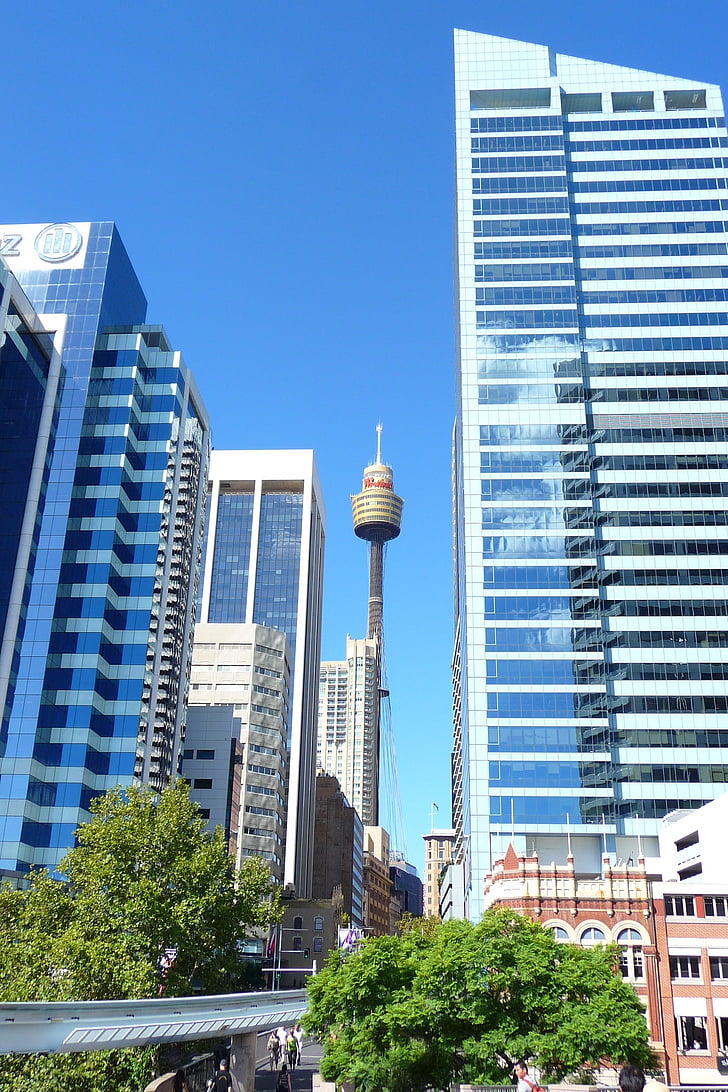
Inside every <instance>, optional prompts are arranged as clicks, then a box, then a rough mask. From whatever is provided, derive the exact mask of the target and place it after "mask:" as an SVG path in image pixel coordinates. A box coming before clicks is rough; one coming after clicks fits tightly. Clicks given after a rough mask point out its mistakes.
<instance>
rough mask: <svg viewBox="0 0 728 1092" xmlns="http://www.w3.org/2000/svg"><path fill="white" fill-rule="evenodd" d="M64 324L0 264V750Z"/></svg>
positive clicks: (43, 484) (51, 434)
mask: <svg viewBox="0 0 728 1092" xmlns="http://www.w3.org/2000/svg"><path fill="white" fill-rule="evenodd" d="M64 329H65V321H64V318H63V316H48V317H47V318H46V320H45V321H43V320H42V319H41V318H39V316H38V315H37V314H36V312H35V311H34V309H33V307H32V305H31V303H30V301H29V300H28V298H27V296H26V295H25V293H24V292H23V290H22V288H21V287H20V285H19V284H18V282H17V281H16V279H15V277H14V276H13V275H12V273H10V271H9V270H8V269H7V267H6V266H5V265H4V264H3V263H2V261H0V389H1V390H2V392H3V398H2V403H1V404H0V465H2V467H3V470H4V473H3V474H2V475H0V511H2V513H3V520H2V525H1V526H0V640H1V641H2V643H1V644H0V710H2V711H3V718H2V724H1V725H0V747H1V748H5V746H6V745H7V733H8V724H7V718H8V714H9V711H10V709H11V708H12V702H13V695H14V689H15V683H16V676H17V657H18V656H19V654H20V647H21V644H22V640H23V635H24V631H25V621H26V615H27V605H28V596H29V594H30V586H31V581H32V578H33V573H34V570H35V559H36V555H37V550H38V534H39V531H40V521H41V516H42V514H43V505H44V503H45V493H46V489H47V486H48V470H49V462H50V457H51V455H52V453H53V443H54V439H55V431H56V427H57V424H58V404H59V396H60V382H61V378H62V365H61V353H62V349H63V333H64Z"/></svg>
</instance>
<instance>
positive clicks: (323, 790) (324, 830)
mask: <svg viewBox="0 0 728 1092" xmlns="http://www.w3.org/2000/svg"><path fill="white" fill-rule="evenodd" d="M363 887H364V827H363V825H362V821H361V819H360V818H359V813H358V812H357V810H356V808H354V807H352V805H351V804H350V803H349V801H348V800H347V798H346V796H345V795H344V793H343V792H342V790H341V786H340V785H339V782H338V780H337V779H336V778H335V777H332V776H330V775H329V774H324V773H319V774H318V776H317V777H316V815H315V820H314V838H313V890H312V894H313V897H314V899H330V898H331V897H332V895H333V893H334V890H335V889H336V888H340V890H341V895H342V899H343V902H342V912H343V913H344V914H346V915H347V918H348V920H349V922H350V923H351V924H352V925H355V926H360V925H362V924H363V912H364V907H363V894H364V892H363Z"/></svg>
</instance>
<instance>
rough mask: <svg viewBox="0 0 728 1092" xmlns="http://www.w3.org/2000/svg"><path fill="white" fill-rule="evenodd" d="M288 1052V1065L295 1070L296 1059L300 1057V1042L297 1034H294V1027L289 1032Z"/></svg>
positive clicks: (287, 1039)
mask: <svg viewBox="0 0 728 1092" xmlns="http://www.w3.org/2000/svg"><path fill="white" fill-rule="evenodd" d="M286 1054H287V1056H288V1065H289V1066H290V1068H291V1069H292V1070H293V1069H295V1068H296V1059H297V1058H298V1042H297V1040H296V1036H295V1035H294V1034H293V1028H291V1030H290V1031H289V1032H288V1037H287V1038H286Z"/></svg>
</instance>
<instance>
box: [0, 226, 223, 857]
mask: <svg viewBox="0 0 728 1092" xmlns="http://www.w3.org/2000/svg"><path fill="white" fill-rule="evenodd" d="M0 230H1V232H2V246H3V255H4V256H5V258H6V260H7V262H8V264H9V265H10V266H11V268H12V270H13V272H14V274H15V276H16V277H17V279H18V281H19V282H20V284H21V285H22V287H23V289H24V290H25V292H26V293H27V296H28V298H29V300H30V302H31V303H32V304H33V306H34V308H35V310H36V312H38V313H39V316H40V321H41V322H42V323H43V324H44V325H45V326H47V327H48V328H50V329H54V328H58V329H60V327H61V326H62V327H63V329H64V331H65V333H64V337H63V352H62V359H61V362H60V371H59V381H58V383H57V387H56V393H55V394H54V397H53V405H52V407H48V408H47V409H46V421H45V424H44V425H42V427H41V428H40V432H41V433H44V434H46V443H45V457H44V460H43V462H41V457H40V456H41V453H40V451H38V453H37V457H36V463H37V474H38V475H39V477H38V478H37V480H36V483H35V485H34V489H33V490H31V491H30V493H29V494H28V500H27V503H26V509H27V510H26V517H27V522H28V526H29V527H30V530H31V538H32V542H31V560H32V580H30V579H27V580H26V585H25V590H24V593H23V595H24V598H23V601H22V610H21V615H20V617H19V621H18V625H16V626H15V629H14V630H13V628H12V627H8V625H6V626H5V632H4V634H3V646H2V652H1V654H0V668H1V669H2V670H1V673H0V696H2V700H3V731H2V737H1V739H0V842H2V846H1V847H0V870H2V871H3V872H4V873H5V874H9V875H17V874H22V873H23V872H26V871H27V870H28V868H30V867H31V866H33V865H47V866H48V867H50V868H51V869H52V868H54V867H55V865H56V864H57V862H58V860H59V858H60V857H61V856H62V854H63V852H64V851H65V850H66V849H67V848H69V847H70V845H71V844H72V841H73V831H74V829H75V827H76V826H77V825H78V823H79V822H80V821H82V820H83V819H85V818H87V817H88V806H89V802H90V800H91V799H92V798H93V797H94V796H97V795H99V794H100V793H102V792H104V791H105V790H106V789H107V788H109V787H112V786H114V785H117V784H123V783H128V782H130V781H131V780H132V779H133V778H137V779H138V780H141V781H144V782H147V783H150V784H152V785H154V786H156V787H162V786H163V785H164V784H166V782H167V781H168V780H169V779H170V777H173V776H174V775H175V774H176V773H177V769H178V759H179V751H180V745H181V741H182V736H183V727H184V702H185V698H186V693H185V687H186V682H187V678H188V671H189V660H190V656H191V648H190V644H191V629H192V623H193V614H194V611H193V606H194V601H195V597H196V592H197V579H198V573H199V565H200V557H201V546H202V528H203V521H204V500H205V485H206V481H207V461H208V452H209V426H208V423H207V415H206V412H205V409H204V406H203V404H202V401H201V399H200V396H199V394H198V392H197V389H196V387H195V384H194V380H193V379H192V376H191V374H190V372H189V371H188V369H187V368H186V366H185V364H184V363H183V361H182V359H181V357H180V354H179V353H177V352H173V351H172V350H171V349H170V347H169V344H168V342H167V339H166V337H165V334H164V332H163V330H162V329H161V328H160V327H157V326H144V325H141V324H142V323H143V322H144V318H145V312H146V302H145V300H144V296H143V294H142V291H141V289H140V287H139V284H138V281H137V279H136V276H135V274H134V271H133V269H132V267H131V264H130V262H129V259H128V257H127V254H126V251H125V250H124V247H123V244H122V243H121V240H120V238H119V236H118V233H117V232H116V229H115V228H114V226H113V224H110V223H96V224H88V223H84V224H52V225H45V226H44V225H40V224H35V225H10V226H6V227H3V228H2V229H0ZM26 342H27V339H26ZM6 347H7V342H6V346H5V347H4V348H6ZM51 363H52V360H51ZM6 382H7V376H4V379H3V384H4V387H3V393H4V395H5V391H6V388H5V384H6ZM38 397H39V396H38ZM38 397H36V398H35V402H33V403H32V406H33V407H34V408H33V413H35V414H36V416H37V415H38V412H39V411H38ZM41 416H42V415H41ZM17 465H18V453H17V452H15V453H13V452H8V451H4V452H3V454H2V465H1V467H0V469H1V470H2V477H3V478H4V477H6V476H7V475H8V474H12V473H16V472H17V470H16V468H17ZM24 473H25V471H24ZM31 493H32V495H31ZM29 505H31V506H34V507H33V508H31V507H28V506H29Z"/></svg>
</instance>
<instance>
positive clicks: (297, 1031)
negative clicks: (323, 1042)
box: [293, 1024, 303, 1065]
mask: <svg viewBox="0 0 728 1092" xmlns="http://www.w3.org/2000/svg"><path fill="white" fill-rule="evenodd" d="M293 1037H294V1039H295V1040H296V1045H297V1047H298V1052H297V1054H296V1065H300V1064H301V1058H302V1057H303V1028H302V1027H301V1025H300V1024H296V1026H295V1028H294V1029H293Z"/></svg>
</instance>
